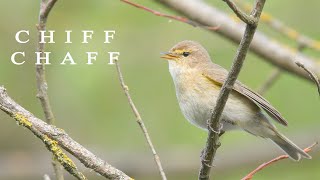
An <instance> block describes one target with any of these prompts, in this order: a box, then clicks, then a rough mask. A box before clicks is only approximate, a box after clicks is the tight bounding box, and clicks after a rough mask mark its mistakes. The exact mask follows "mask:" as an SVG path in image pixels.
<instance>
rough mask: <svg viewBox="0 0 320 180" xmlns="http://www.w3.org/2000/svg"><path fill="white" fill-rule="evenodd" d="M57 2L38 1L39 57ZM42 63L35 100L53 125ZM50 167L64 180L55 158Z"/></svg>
mask: <svg viewBox="0 0 320 180" xmlns="http://www.w3.org/2000/svg"><path fill="white" fill-rule="evenodd" d="M56 2H57V0H41V1H40V10H39V22H38V23H39V24H38V25H37V29H38V47H37V51H38V52H41V57H43V53H44V43H40V38H41V33H40V31H44V30H46V22H47V19H48V16H49V13H50V11H51V9H52V8H53V6H54V4H55V3H56ZM43 63H44V62H43V61H41V64H39V65H36V82H37V91H38V92H37V98H38V99H39V101H40V103H41V107H42V110H43V112H44V115H45V119H46V121H47V123H49V124H54V119H55V118H54V115H53V112H52V109H51V105H50V102H49V97H48V94H47V89H48V85H47V81H46V77H45V67H44V64H43ZM52 166H53V169H54V173H55V175H56V179H57V180H64V177H63V171H62V168H61V165H60V164H59V162H58V160H57V159H56V158H52Z"/></svg>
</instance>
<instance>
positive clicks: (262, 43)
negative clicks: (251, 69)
mask: <svg viewBox="0 0 320 180" xmlns="http://www.w3.org/2000/svg"><path fill="white" fill-rule="evenodd" d="M153 1H154V2H157V3H159V4H161V5H164V6H166V7H168V8H169V9H171V10H173V11H175V12H177V13H180V14H181V15H183V16H185V17H186V18H189V19H191V20H192V21H194V22H197V23H198V24H200V25H204V26H213V27H214V26H219V28H218V29H217V30H216V31H210V32H212V33H215V34H219V35H220V36H222V37H224V38H226V39H228V40H231V41H232V42H234V43H235V44H237V45H239V42H240V41H241V38H242V36H243V31H244V28H245V25H244V23H237V22H235V21H234V20H233V19H232V18H231V17H230V16H229V15H227V14H226V13H224V12H222V11H220V10H219V9H218V8H216V7H213V6H210V5H208V4H207V3H206V1H195V0H184V1H183V2H181V1H172V0H153ZM261 18H262V17H261ZM250 51H251V52H253V53H255V54H256V55H258V56H259V57H261V60H265V61H267V62H269V63H271V64H273V65H275V66H277V67H278V68H281V69H283V70H284V71H288V72H290V73H291V74H293V75H296V76H299V77H303V78H304V79H305V80H308V81H310V82H312V80H311V79H310V78H309V77H308V75H307V74H306V73H305V72H304V71H303V70H302V69H300V68H299V67H298V66H297V65H296V64H295V63H294V61H293V60H294V58H295V59H299V61H300V62H302V63H303V64H305V65H306V67H307V68H309V69H310V70H312V71H313V72H314V73H315V74H316V75H317V76H318V77H320V63H318V62H317V61H316V60H315V59H314V58H312V57H310V56H307V55H305V54H303V53H297V52H296V51H295V50H292V49H290V48H288V46H286V45H285V44H282V43H280V42H279V41H275V40H273V38H272V37H270V36H267V35H266V34H265V33H263V32H257V33H255V35H254V38H253V41H252V42H251V45H250Z"/></svg>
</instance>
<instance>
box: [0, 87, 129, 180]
mask: <svg viewBox="0 0 320 180" xmlns="http://www.w3.org/2000/svg"><path fill="white" fill-rule="evenodd" d="M0 109H1V110H2V111H4V112H5V113H6V114H8V115H9V116H11V117H13V118H14V119H15V120H16V121H17V123H18V124H20V125H22V126H24V127H26V128H27V129H28V130H30V131H31V132H32V133H34V134H35V135H36V136H37V137H39V138H40V139H41V140H42V141H43V142H44V143H45V144H46V146H47V148H48V146H49V149H50V150H51V152H53V153H54V154H60V153H61V152H62V151H60V148H59V146H61V147H62V148H63V149H65V150H66V151H68V152H69V153H70V154H72V155H73V156H74V157H75V158H77V159H78V160H79V161H80V162H81V163H83V164H84V165H85V166H86V167H87V168H90V169H92V170H94V171H95V172H97V173H99V174H100V175H102V176H104V177H106V178H109V179H121V180H131V179H132V178H130V177H129V176H128V175H126V174H125V173H123V172H122V171H120V170H118V169H116V168H114V167H113V166H111V165H110V164H108V163H107V162H105V161H104V160H102V159H100V158H98V157H97V156H96V155H94V154H93V153H92V152H90V151H89V150H87V149H85V148H84V147H83V146H82V145H81V144H79V143H78V142H76V141H74V140H73V139H72V138H71V137H70V136H69V135H68V134H67V133H66V132H65V131H64V130H62V129H59V128H57V127H55V126H53V125H49V124H47V123H45V122H44V121H42V120H41V119H38V118H37V117H35V116H34V115H33V114H31V113H30V112H29V111H27V110H25V109H24V108H23V107H21V106H20V105H19V104H17V103H16V102H15V101H14V100H12V99H11V98H10V97H9V96H8V94H7V92H6V90H5V88H4V87H2V86H0ZM58 145H59V146H58ZM59 158H61V159H62V160H63V161H65V162H66V164H69V165H70V167H73V166H72V164H73V163H71V162H70V161H71V160H70V159H69V158H68V157H66V156H64V155H62V154H60V156H59ZM59 158H58V159H59ZM77 178H78V177H77Z"/></svg>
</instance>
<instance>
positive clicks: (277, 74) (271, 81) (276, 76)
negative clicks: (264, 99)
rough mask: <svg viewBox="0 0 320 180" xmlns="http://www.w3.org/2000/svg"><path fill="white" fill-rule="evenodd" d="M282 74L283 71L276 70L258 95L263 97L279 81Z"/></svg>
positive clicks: (258, 91)
mask: <svg viewBox="0 0 320 180" xmlns="http://www.w3.org/2000/svg"><path fill="white" fill-rule="evenodd" d="M281 74H282V70H281V69H279V68H275V69H274V70H273V71H272V72H271V73H270V75H269V77H268V78H267V80H266V81H265V82H264V83H263V84H262V85H261V86H260V87H259V88H258V90H257V93H259V94H260V95H263V94H264V93H265V92H266V91H267V90H269V89H270V88H271V86H272V85H273V84H274V83H275V82H276V81H277V80H278V79H279V77H280V76H281Z"/></svg>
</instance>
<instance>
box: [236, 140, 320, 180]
mask: <svg viewBox="0 0 320 180" xmlns="http://www.w3.org/2000/svg"><path fill="white" fill-rule="evenodd" d="M317 144H318V143H317V142H316V143H313V144H312V145H311V146H309V147H307V148H305V149H304V150H303V151H304V152H306V153H307V152H309V151H311V149H312V148H313V147H314V146H315V145H317ZM288 157H289V156H288V155H282V156H278V157H276V158H274V159H272V160H270V161H268V162H266V163H263V164H261V165H260V166H259V167H257V168H256V169H255V170H253V171H251V172H250V173H249V174H248V175H246V176H245V177H244V178H242V179H241V180H250V179H252V178H253V176H254V175H255V174H256V173H257V172H259V171H261V170H262V169H264V168H266V167H268V166H270V165H271V164H274V163H275V162H277V161H280V160H282V159H287V158H288Z"/></svg>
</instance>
